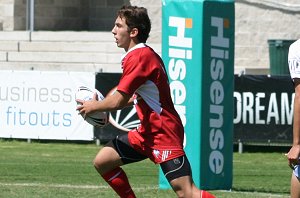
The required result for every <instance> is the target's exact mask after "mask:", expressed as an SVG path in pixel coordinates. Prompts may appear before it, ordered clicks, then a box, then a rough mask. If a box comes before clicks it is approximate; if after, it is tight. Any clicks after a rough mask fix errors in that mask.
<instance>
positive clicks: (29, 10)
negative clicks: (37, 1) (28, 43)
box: [26, 0, 34, 40]
mask: <svg viewBox="0 0 300 198" xmlns="http://www.w3.org/2000/svg"><path fill="white" fill-rule="evenodd" d="M26 30H27V31H29V32H30V40H31V33H32V32H33V30H34V0H27V3H26Z"/></svg>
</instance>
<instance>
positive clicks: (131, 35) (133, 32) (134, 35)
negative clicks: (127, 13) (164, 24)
mask: <svg viewBox="0 0 300 198" xmlns="http://www.w3.org/2000/svg"><path fill="white" fill-rule="evenodd" d="M138 33H139V30H138V29H137V28H132V30H131V31H130V37H132V38H133V37H137V35H138Z"/></svg>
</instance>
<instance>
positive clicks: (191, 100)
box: [160, 0, 234, 189]
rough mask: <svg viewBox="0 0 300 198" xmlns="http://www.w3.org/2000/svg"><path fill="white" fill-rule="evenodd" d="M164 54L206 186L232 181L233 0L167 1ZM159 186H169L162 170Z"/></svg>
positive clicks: (191, 153)
mask: <svg viewBox="0 0 300 198" xmlns="http://www.w3.org/2000/svg"><path fill="white" fill-rule="evenodd" d="M162 5H163V7H162V19H163V21H162V23H163V24H162V27H163V29H162V33H163V34H162V57H163V60H164V62H165V65H166V68H167V72H168V75H169V79H170V86H171V92H172V97H173V102H174V104H175V107H176V110H177V111H178V113H179V115H180V116H181V120H182V122H183V125H184V127H185V135H186V139H185V151H186V153H187V156H188V158H189V160H190V163H191V166H192V171H193V179H194V181H195V184H196V185H197V186H198V187H200V188H201V189H230V188H231V185H232V136H233V122H232V119H233V83H234V82H233V81H234V79H233V76H234V75H233V60H234V1H229V0H228V1H224V0H223V1H205V0H198V1H195V0H194V1H182V0H163V1H162ZM160 188H169V184H168V182H167V181H166V179H165V178H164V175H163V174H162V172H161V171H160Z"/></svg>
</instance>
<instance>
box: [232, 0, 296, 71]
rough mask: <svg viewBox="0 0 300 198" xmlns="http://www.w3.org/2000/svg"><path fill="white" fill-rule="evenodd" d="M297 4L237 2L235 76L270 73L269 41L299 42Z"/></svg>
mask: <svg viewBox="0 0 300 198" xmlns="http://www.w3.org/2000/svg"><path fill="white" fill-rule="evenodd" d="M297 3H298V4H297ZM299 3H300V2H299V1H298V0H273V1H266V0H236V3H235V71H236V73H239V72H245V73H264V74H265V73H269V71H268V69H269V65H270V63H269V62H270V61H269V45H268V40H271V39H275V40H284V39H287V40H295V39H299V38H300V32H299V28H298V27H300V4H299Z"/></svg>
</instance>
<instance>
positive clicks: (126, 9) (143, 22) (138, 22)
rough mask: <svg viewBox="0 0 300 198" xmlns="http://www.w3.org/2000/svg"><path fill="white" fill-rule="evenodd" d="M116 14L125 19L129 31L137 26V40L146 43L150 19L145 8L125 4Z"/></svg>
mask: <svg viewBox="0 0 300 198" xmlns="http://www.w3.org/2000/svg"><path fill="white" fill-rule="evenodd" d="M117 15H118V17H120V18H125V19H126V24H127V26H128V31H129V32H130V31H131V30H132V29H133V28H137V29H138V35H137V38H138V40H139V42H142V43H146V41H147V39H148V37H149V33H150V30H151V21H150V19H149V16H148V12H147V9H146V8H144V7H137V6H130V5H125V6H122V7H121V9H120V10H119V11H118V13H117Z"/></svg>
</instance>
